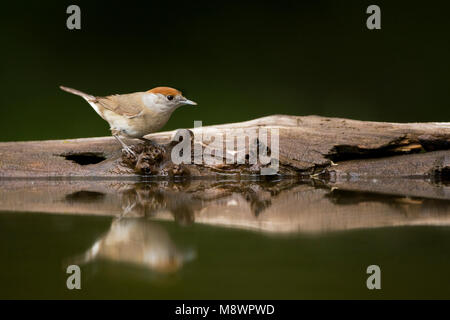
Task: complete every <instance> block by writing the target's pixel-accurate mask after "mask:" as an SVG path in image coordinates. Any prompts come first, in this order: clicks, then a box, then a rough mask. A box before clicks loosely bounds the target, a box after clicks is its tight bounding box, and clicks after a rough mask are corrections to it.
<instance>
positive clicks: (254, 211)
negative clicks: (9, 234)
mask: <svg viewBox="0 0 450 320" xmlns="http://www.w3.org/2000/svg"><path fill="white" fill-rule="evenodd" d="M355 190H364V192H363V193H361V192H359V191H355ZM383 193H384V194H383ZM0 210H2V211H32V212H51V213H59V214H61V213H62V214H93V215H116V216H125V217H127V218H129V217H142V216H145V217H147V218H151V219H160V220H175V221H178V222H179V223H182V224H191V223H194V222H195V223H204V224H210V225H220V226H228V227H234V228H243V229H251V230H258V231H266V232H278V233H286V232H311V231H313V232H316V231H319V232H323V231H333V230H347V229H355V228H375V227H385V226H400V225H449V224H450V186H448V185H445V184H435V183H431V182H429V181H426V180H401V179H395V180H392V181H389V180H385V181H383V180H379V179H378V180H365V181H356V180H355V181H339V182H335V183H334V184H331V183H328V184H324V183H322V182H320V181H317V180H312V181H297V180H281V181H272V182H271V181H265V182H257V181H234V180H225V181H220V182H218V181H204V180H203V181H199V180H191V181H185V182H183V183H177V184H176V183H169V182H148V183H137V182H125V181H105V180H103V181H94V180H92V181H89V180H83V181H67V180H66V181H48V180H35V181H33V182H30V181H24V180H23V181H19V180H14V181H6V180H3V181H1V182H0Z"/></svg>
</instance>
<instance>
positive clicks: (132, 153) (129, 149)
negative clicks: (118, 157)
mask: <svg viewBox="0 0 450 320" xmlns="http://www.w3.org/2000/svg"><path fill="white" fill-rule="evenodd" d="M122 151H125V152H126V153H128V154H130V155H132V156H133V157H136V153H135V152H134V151H133V150H131V148H130V147H128V146H125V147H123V149H122Z"/></svg>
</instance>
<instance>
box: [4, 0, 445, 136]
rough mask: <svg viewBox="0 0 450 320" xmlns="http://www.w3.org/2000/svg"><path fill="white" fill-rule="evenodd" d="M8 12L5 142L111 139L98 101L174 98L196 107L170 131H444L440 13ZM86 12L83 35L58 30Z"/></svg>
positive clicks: (184, 8) (271, 6)
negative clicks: (277, 122)
mask: <svg viewBox="0 0 450 320" xmlns="http://www.w3.org/2000/svg"><path fill="white" fill-rule="evenodd" d="M372 3H374V2H373V1H271V2H268V1H266V2H261V1H248V2H244V1H186V2H174V1H169V2H167V3H166V2H163V1H158V2H154V1H145V2H143V1H142V2H133V1H127V2H124V1H108V2H106V1H104V2H95V3H94V2H93V1H75V2H73V1H70V2H69V1H55V2H46V3H42V2H40V1H39V2H37V1H36V2H30V3H25V2H24V3H22V2H20V3H16V2H12V1H10V2H8V3H3V4H2V9H1V16H2V17H1V31H0V32H1V34H2V50H1V61H2V67H1V87H2V95H1V110H0V126H1V128H2V130H1V132H2V134H1V135H0V140H1V141H8V140H36V139H58V138H76V137H89V136H103V135H108V134H109V131H108V125H107V124H106V122H104V121H103V120H102V119H101V118H100V117H98V116H97V115H96V114H95V113H94V112H93V110H92V109H91V108H90V106H89V105H88V104H87V103H86V102H85V101H83V100H82V99H81V98H79V97H75V96H71V95H69V94H67V93H65V92H62V91H60V90H59V89H58V85H60V84H63V85H66V86H70V87H74V88H77V89H80V90H83V91H86V92H88V93H92V94H95V95H107V94H112V93H128V92H134V91H144V90H148V89H150V88H152V87H155V86H160V85H168V86H172V87H176V88H178V89H180V90H182V91H183V92H184V93H185V95H186V96H187V97H189V98H190V99H192V100H195V101H197V102H198V103H199V106H198V107H184V108H181V109H180V110H178V111H176V112H175V114H174V115H173V117H172V119H171V120H170V121H169V123H168V124H167V126H166V127H165V129H175V128H178V127H192V126H193V120H203V123H204V124H205V125H207V124H218V123H223V122H229V121H241V120H247V119H251V118H256V117H260V116H265V115H269V114H274V113H283V114H293V115H309V114H318V115H323V116H338V117H349V118H354V119H363V120H378V121H399V122H407V121H449V120H450V108H449V101H450V99H449V98H450V92H449V90H448V88H449V87H450V86H449V76H450V68H449V65H450V62H449V59H448V58H449V56H450V52H449V51H450V50H449V49H450V45H449V30H450V21H449V19H448V12H449V11H448V6H445V7H444V4H445V2H444V1H439V2H438V1H428V2H414V1H376V4H378V5H379V6H380V7H381V10H382V30H378V31H369V30H368V29H367V28H366V26H365V22H366V18H367V16H368V15H367V14H366V13H365V11H366V8H367V6H368V5H369V4H372ZM70 4H78V5H79V6H80V7H81V15H82V22H81V24H82V29H81V30H79V31H74V30H72V31H71V30H68V29H66V18H67V17H68V15H67V14H66V8H67V6H68V5H70Z"/></svg>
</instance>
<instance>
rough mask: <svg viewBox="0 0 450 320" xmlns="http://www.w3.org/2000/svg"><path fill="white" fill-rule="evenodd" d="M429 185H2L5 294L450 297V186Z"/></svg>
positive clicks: (0, 277)
mask: <svg viewBox="0 0 450 320" xmlns="http://www.w3.org/2000/svg"><path fill="white" fill-rule="evenodd" d="M414 183H415V182H411V181H408V182H407V184H408V187H409V189H408V190H411V187H414ZM418 186H421V188H419V187H418ZM424 186H428V187H430V188H432V190H434V191H433V192H432V193H426V194H427V196H422V197H419V196H417V195H411V194H410V193H411V192H410V191H408V192H405V194H402V192H400V191H399V192H396V193H395V194H386V193H385V194H383V193H379V192H368V191H364V192H362V191H355V190H350V189H349V188H347V189H346V188H343V187H341V188H336V187H331V188H330V187H329V186H328V185H327V184H326V183H321V182H319V181H297V180H295V181H294V180H281V181H265V182H262V181H226V180H225V181H185V182H179V183H169V182H164V181H159V182H157V181H153V182H133V181H105V180H103V181H95V180H79V181H77V180H69V181H68V180H65V181H50V180H35V181H27V180H10V181H8V180H3V181H0V283H1V290H0V298H2V299H4V298H62V299H71V298H82V299H84V298H86V299H88V298H125V299H129V298H139V299H315V298H332V299H338V298H343V299H345V298H360V299H373V298H381V299H390V298H402V299H405V298H438V299H441V298H445V299H450V275H449V273H448V270H450V200H449V198H448V191H449V186H448V185H445V184H434V183H431V182H423V181H421V182H420V183H419V184H418V185H417V186H415V187H414V188H413V189H414V190H416V191H415V192H418V191H417V190H419V189H420V190H421V191H420V192H423V190H424V188H425V187H424ZM71 264H77V265H79V266H80V267H81V279H82V280H81V290H68V289H67V287H66V279H67V277H68V276H69V275H68V274H67V273H66V268H67V266H68V265H71ZM374 264H375V265H378V266H380V268H381V287H382V288H381V290H368V289H367V286H366V280H367V278H368V276H369V275H368V274H367V273H366V269H367V267H368V266H369V265H374Z"/></svg>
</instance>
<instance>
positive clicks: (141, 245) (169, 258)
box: [74, 218, 195, 273]
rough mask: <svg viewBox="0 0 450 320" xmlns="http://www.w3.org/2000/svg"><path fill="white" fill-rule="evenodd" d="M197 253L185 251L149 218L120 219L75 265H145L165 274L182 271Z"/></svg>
mask: <svg viewBox="0 0 450 320" xmlns="http://www.w3.org/2000/svg"><path fill="white" fill-rule="evenodd" d="M194 256H195V253H194V252H193V251H188V252H184V253H183V252H181V251H180V250H178V248H176V246H175V244H174V243H173V242H172V240H171V239H170V237H169V234H168V233H167V231H166V230H165V229H163V228H162V227H161V226H160V225H158V224H156V223H154V222H151V221H148V220H146V219H135V218H129V219H117V220H115V221H113V223H112V225H111V228H110V230H109V231H108V232H107V233H106V234H105V235H104V236H103V237H101V238H100V239H99V240H97V241H96V242H95V243H94V245H93V246H92V247H91V248H90V249H89V250H87V251H86V252H85V253H84V254H83V255H82V256H80V257H78V258H77V259H75V261H74V263H76V264H84V263H88V262H91V261H94V260H97V259H99V260H110V261H115V262H122V263H127V264H133V265H138V266H142V267H145V268H148V269H152V270H155V271H158V272H161V273H170V272H175V271H177V270H179V269H180V268H181V267H182V265H183V263H184V262H186V261H188V260H192V259H193V258H194Z"/></svg>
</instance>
